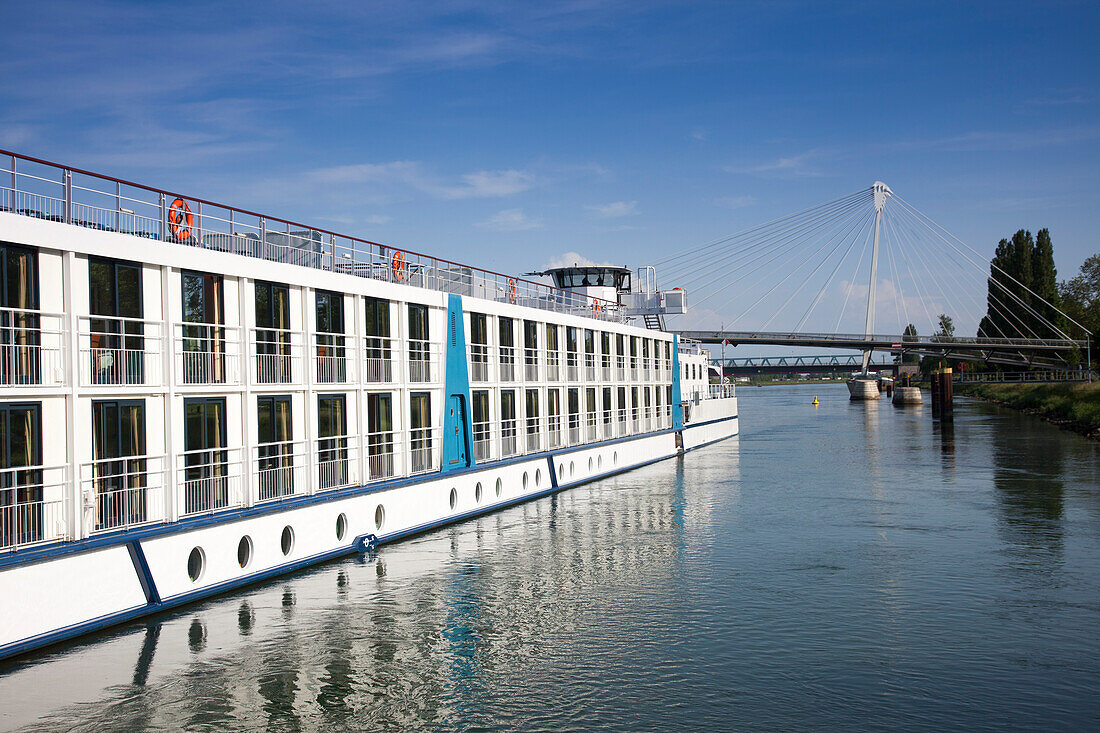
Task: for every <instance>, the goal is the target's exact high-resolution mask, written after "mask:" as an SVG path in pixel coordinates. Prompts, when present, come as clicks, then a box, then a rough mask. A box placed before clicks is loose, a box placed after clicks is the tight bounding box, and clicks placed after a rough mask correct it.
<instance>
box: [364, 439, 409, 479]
mask: <svg viewBox="0 0 1100 733" xmlns="http://www.w3.org/2000/svg"><path fill="white" fill-rule="evenodd" d="M363 443H364V448H365V451H366V454H367V476H368V477H369V480H371V481H377V480H380V479H386V478H391V477H393V476H396V475H397V471H398V457H399V456H400V455H401V434H400V433H395V432H393V431H392V430H387V431H384V432H378V433H368V434H367V435H365V436H363Z"/></svg>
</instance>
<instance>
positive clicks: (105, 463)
mask: <svg viewBox="0 0 1100 733" xmlns="http://www.w3.org/2000/svg"><path fill="white" fill-rule="evenodd" d="M166 467H167V457H166V456H163V455H160V456H148V455H140V456H125V457H121V458H104V459H101V460H96V461H89V462H87V463H82V464H81V465H80V493H81V496H83V497H84V511H85V520H86V521H87V522H88V523H89V524H90V525H91V531H92V532H106V531H109V530H114V529H125V528H128V527H135V526H139V525H143V524H151V523H153V522H163V521H164V520H165V519H166V516H165V473H166V471H165V469H166ZM89 515H90V516H89Z"/></svg>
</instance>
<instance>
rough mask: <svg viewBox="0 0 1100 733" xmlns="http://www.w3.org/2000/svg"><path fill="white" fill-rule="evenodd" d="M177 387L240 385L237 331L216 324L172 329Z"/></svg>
mask: <svg viewBox="0 0 1100 733" xmlns="http://www.w3.org/2000/svg"><path fill="white" fill-rule="evenodd" d="M172 328H173V331H174V334H173V342H174V347H175V348H174V350H175V364H176V379H177V381H179V383H180V384H201V385H206V384H226V385H235V384H240V381H241V370H240V355H241V351H240V348H241V339H240V329H239V328H234V327H227V326H223V325H221V324H218V323H176V324H173V326H172Z"/></svg>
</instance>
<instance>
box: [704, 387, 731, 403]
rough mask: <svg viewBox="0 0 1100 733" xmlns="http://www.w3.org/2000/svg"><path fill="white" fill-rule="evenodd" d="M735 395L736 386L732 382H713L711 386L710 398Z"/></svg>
mask: <svg viewBox="0 0 1100 733" xmlns="http://www.w3.org/2000/svg"><path fill="white" fill-rule="evenodd" d="M733 396H734V387H733V385H732V384H712V385H710V387H709V391H708V397H710V399H712V400H716V399H721V398H723V397H733Z"/></svg>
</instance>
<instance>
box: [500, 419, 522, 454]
mask: <svg viewBox="0 0 1100 733" xmlns="http://www.w3.org/2000/svg"><path fill="white" fill-rule="evenodd" d="M517 453H519V447H518V445H517V443H516V420H515V418H512V419H511V420H501V421H500V457H501V458H507V457H508V456H514V455H516V454H517Z"/></svg>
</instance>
